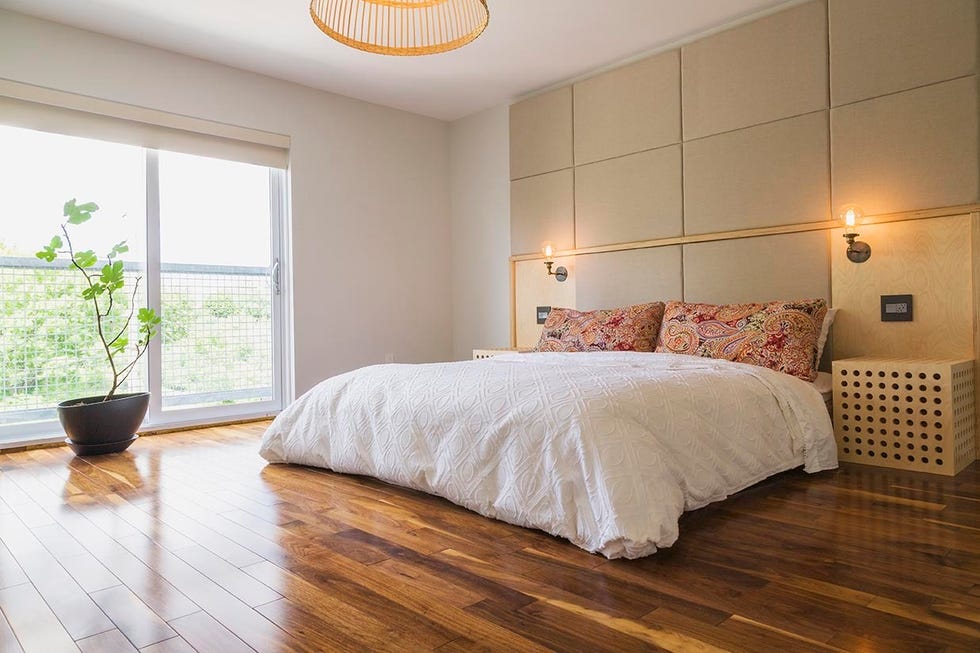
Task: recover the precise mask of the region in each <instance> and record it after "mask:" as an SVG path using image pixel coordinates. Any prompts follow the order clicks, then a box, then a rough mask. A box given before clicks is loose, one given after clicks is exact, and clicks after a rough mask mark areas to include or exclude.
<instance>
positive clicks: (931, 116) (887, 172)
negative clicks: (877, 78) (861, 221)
mask: <svg viewBox="0 0 980 653" xmlns="http://www.w3.org/2000/svg"><path fill="white" fill-rule="evenodd" d="M830 125H831V142H832V144H833V151H832V154H831V156H832V159H833V166H834V168H833V169H834V174H833V193H834V195H833V197H834V203H835V207H834V208H835V210H836V209H838V208H839V207H840V206H841V205H843V204H850V203H854V204H858V205H859V206H861V207H862V208H863V209H864V211H865V213H866V214H878V213H893V212H899V211H910V210H914V209H925V208H932V207H937V206H954V205H957V204H969V203H971V202H975V201H976V200H977V181H978V171H977V88H976V79H975V78H974V77H968V78H964V79H958V80H954V81H951V82H945V83H942V84H935V85H933V86H927V87H925V88H920V89H916V90H912V91H905V92H904V93H898V94H895V95H889V96H886V97H883V98H877V99H874V100H866V101H864V102H858V103H857V104H851V105H847V106H844V107H839V108H836V109H832V110H831V112H830Z"/></svg>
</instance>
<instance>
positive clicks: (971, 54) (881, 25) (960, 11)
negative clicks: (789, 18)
mask: <svg viewBox="0 0 980 653" xmlns="http://www.w3.org/2000/svg"><path fill="white" fill-rule="evenodd" d="M829 13H830V96H831V100H832V103H833V104H834V105H835V106H837V105H841V104H847V103H850V102H855V101H857V100H865V99H868V98H872V97H877V96H880V95H885V94H886V93H894V92H895V91H904V90H907V89H910V88H915V87H917V86H923V85H925V84H931V83H933V82H939V81H944V80H949V79H953V78H954V77H960V76H963V75H969V74H971V73H973V72H974V71H975V70H976V57H977V53H976V49H977V1H976V0H830V6H829Z"/></svg>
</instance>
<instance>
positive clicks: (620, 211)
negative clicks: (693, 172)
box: [575, 145, 683, 247]
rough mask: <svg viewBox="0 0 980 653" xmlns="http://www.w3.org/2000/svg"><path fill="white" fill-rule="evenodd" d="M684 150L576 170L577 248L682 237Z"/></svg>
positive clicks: (674, 148)
mask: <svg viewBox="0 0 980 653" xmlns="http://www.w3.org/2000/svg"><path fill="white" fill-rule="evenodd" d="M682 210H683V209H682V200H681V147H680V146H679V145H671V146H669V147H664V148H660V149H657V150H649V151H647V152H640V153H639V154H631V155H630V156H625V157H620V158H617V159H609V160H608V161H601V162H599V163H591V164H589V165H585V166H577V167H576V168H575V244H576V246H577V247H591V246H593V245H604V244H608V243H625V242H630V241H635V240H646V239H649V238H664V237H667V236H679V235H681V230H682V224H681V222H682V220H681V212H682Z"/></svg>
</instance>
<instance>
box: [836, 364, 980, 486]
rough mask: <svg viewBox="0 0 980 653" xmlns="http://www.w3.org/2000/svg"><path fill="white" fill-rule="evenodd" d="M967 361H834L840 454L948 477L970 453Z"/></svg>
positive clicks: (972, 440)
mask: <svg viewBox="0 0 980 653" xmlns="http://www.w3.org/2000/svg"><path fill="white" fill-rule="evenodd" d="M973 383H974V379H973V361H972V360H916V359H898V358H847V359H844V360H837V361H834V435H835V437H836V439H837V454H838V457H839V458H840V460H843V461H847V462H855V463H864V464H866V465H880V466H883V467H895V468H898V469H907V470H911V471H917V472H931V473H934V474H945V475H947V476H953V475H955V474H956V473H958V472H959V471H960V470H961V469H963V468H964V467H966V466H967V465H969V464H970V463H972V462H973V460H974V458H975V457H976V445H975V437H976V436H975V424H974V420H975V415H974V410H975V407H974V401H975V399H974V389H973Z"/></svg>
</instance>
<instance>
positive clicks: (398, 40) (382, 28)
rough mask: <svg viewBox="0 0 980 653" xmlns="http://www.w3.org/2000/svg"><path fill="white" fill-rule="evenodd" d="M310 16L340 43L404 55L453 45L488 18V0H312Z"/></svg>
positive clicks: (483, 25)
mask: <svg viewBox="0 0 980 653" xmlns="http://www.w3.org/2000/svg"><path fill="white" fill-rule="evenodd" d="M310 15H311V16H312V17H313V22H314V23H316V26H317V27H319V28H320V29H321V30H323V33H324V34H326V35H327V36H329V37H330V38H332V39H335V40H337V41H340V42H341V43H343V44H344V45H349V46H350V47H352V48H357V49H358V50H365V51H367V52H375V53H377V54H394V55H403V56H404V55H420V54H436V53H437V52H446V51H448V50H454V49H456V48H458V47H460V46H463V45H466V44H467V43H469V42H470V41H472V40H473V39H475V38H476V37H478V36H479V35H480V34H481V33H482V32H483V30H484V29H485V28H486V26H487V23H488V22H489V21H490V11H489V10H488V9H487V0H313V1H312V2H311V3H310Z"/></svg>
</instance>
